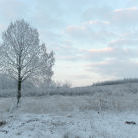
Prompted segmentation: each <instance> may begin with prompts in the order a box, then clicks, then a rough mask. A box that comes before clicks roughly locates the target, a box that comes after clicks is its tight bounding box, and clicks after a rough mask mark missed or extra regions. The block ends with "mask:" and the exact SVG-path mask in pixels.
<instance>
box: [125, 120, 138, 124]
mask: <svg viewBox="0 0 138 138" xmlns="http://www.w3.org/2000/svg"><path fill="white" fill-rule="evenodd" d="M125 124H128V125H136V122H134V121H126V122H125Z"/></svg>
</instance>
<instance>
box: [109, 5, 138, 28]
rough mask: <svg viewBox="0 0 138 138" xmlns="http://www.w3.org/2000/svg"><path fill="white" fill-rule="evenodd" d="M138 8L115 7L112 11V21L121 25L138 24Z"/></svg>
mask: <svg viewBox="0 0 138 138" xmlns="http://www.w3.org/2000/svg"><path fill="white" fill-rule="evenodd" d="M137 17H138V8H137V7H131V8H122V9H115V10H114V11H113V12H112V18H111V21H112V23H113V24H119V25H124V26H125V25H137V23H138V18H137ZM109 20H110V19H109Z"/></svg>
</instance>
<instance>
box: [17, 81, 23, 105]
mask: <svg viewBox="0 0 138 138" xmlns="http://www.w3.org/2000/svg"><path fill="white" fill-rule="evenodd" d="M21 86H22V80H21V78H19V79H18V91H17V107H18V104H19V102H20V98H21Z"/></svg>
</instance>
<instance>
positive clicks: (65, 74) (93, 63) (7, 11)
mask: <svg viewBox="0 0 138 138" xmlns="http://www.w3.org/2000/svg"><path fill="white" fill-rule="evenodd" d="M22 18H24V19H25V20H26V21H27V22H29V23H30V24H31V25H32V26H33V27H35V28H37V29H38V31H39V34H40V40H41V42H45V43H46V45H47V48H48V49H49V50H54V51H55V56H56V64H55V67H54V71H55V74H54V77H53V79H54V80H58V81H62V82H64V81H70V82H71V83H72V85H73V86H82V85H83V86H84V85H90V84H92V83H93V82H96V81H103V80H109V79H120V78H130V77H138V0H0V32H2V31H4V30H5V29H6V28H7V26H8V25H9V23H10V22H11V21H14V20H17V19H22ZM0 37H1V35H0Z"/></svg>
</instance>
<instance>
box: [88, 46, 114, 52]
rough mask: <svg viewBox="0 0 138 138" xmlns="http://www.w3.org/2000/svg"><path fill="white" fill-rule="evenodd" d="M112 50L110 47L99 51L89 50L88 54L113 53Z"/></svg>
mask: <svg viewBox="0 0 138 138" xmlns="http://www.w3.org/2000/svg"><path fill="white" fill-rule="evenodd" d="M113 50H114V49H113V48H112V47H105V48H101V49H90V50H89V52H90V53H107V52H113Z"/></svg>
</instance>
